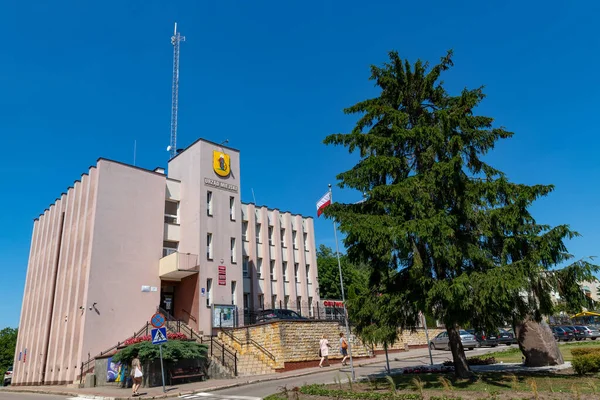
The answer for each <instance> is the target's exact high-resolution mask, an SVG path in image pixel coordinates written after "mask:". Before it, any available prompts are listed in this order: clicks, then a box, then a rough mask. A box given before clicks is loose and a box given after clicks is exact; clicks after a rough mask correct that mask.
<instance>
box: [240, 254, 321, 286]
mask: <svg viewBox="0 0 600 400" xmlns="http://www.w3.org/2000/svg"><path fill="white" fill-rule="evenodd" d="M249 264H250V258H249V257H246V256H244V260H243V264H242V271H243V273H244V277H246V278H247V277H249V276H250V268H249ZM281 266H282V277H283V281H284V282H289V280H288V272H287V270H288V268H287V266H288V263H287V261H283V262H282V264H281ZM262 270H263V259H262V258H260V257H259V258H257V259H256V278H257V279H263V274H262ZM275 270H276V268H275V260H271V265H270V277H271V280H272V281H276V280H277V275H276V271H275ZM299 270H300V264H298V263H294V281H296V282H300V278H299V275H298V274H299ZM306 283H310V264H306Z"/></svg>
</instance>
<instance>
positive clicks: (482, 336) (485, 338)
mask: <svg viewBox="0 0 600 400" xmlns="http://www.w3.org/2000/svg"><path fill="white" fill-rule="evenodd" d="M467 332H469V333H470V334H471V335H473V336H475V339H477V343H478V347H482V346H490V347H496V346H498V333H496V332H492V333H488V332H486V331H475V330H474V329H467Z"/></svg>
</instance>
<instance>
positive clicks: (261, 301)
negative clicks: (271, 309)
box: [258, 294, 265, 310]
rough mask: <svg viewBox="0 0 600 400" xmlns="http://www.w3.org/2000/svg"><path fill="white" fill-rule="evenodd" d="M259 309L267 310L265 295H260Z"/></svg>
mask: <svg viewBox="0 0 600 400" xmlns="http://www.w3.org/2000/svg"><path fill="white" fill-rule="evenodd" d="M258 307H259V308H261V309H263V310H264V308H265V295H264V294H259V295H258Z"/></svg>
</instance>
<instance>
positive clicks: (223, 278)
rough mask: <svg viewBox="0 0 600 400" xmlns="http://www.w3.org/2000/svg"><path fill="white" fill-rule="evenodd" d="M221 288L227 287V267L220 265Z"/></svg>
mask: <svg viewBox="0 0 600 400" xmlns="http://www.w3.org/2000/svg"><path fill="white" fill-rule="evenodd" d="M219 286H227V267H225V266H224V265H219Z"/></svg>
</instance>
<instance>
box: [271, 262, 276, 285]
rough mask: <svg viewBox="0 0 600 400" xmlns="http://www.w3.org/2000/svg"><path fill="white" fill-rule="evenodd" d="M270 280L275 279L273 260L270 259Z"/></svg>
mask: <svg viewBox="0 0 600 400" xmlns="http://www.w3.org/2000/svg"><path fill="white" fill-rule="evenodd" d="M271 280H272V281H274V280H275V261H274V260H271Z"/></svg>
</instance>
